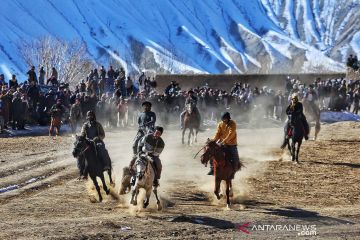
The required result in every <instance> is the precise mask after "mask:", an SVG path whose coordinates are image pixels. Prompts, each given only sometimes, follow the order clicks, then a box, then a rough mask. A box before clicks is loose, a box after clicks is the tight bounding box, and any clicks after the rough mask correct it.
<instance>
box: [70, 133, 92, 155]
mask: <svg viewBox="0 0 360 240" xmlns="http://www.w3.org/2000/svg"><path fill="white" fill-rule="evenodd" d="M87 146H89V141H88V140H87V139H86V138H85V137H83V136H76V137H75V143H74V149H73V152H72V154H73V156H74V157H75V158H77V157H79V156H80V155H81V154H82V153H83V152H84V151H85V149H86V148H87Z"/></svg>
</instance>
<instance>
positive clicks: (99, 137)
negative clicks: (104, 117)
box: [80, 111, 111, 176]
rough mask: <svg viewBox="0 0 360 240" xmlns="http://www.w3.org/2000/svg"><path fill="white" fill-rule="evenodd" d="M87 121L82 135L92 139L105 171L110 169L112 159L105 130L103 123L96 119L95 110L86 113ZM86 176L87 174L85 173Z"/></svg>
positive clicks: (82, 129)
mask: <svg viewBox="0 0 360 240" xmlns="http://www.w3.org/2000/svg"><path fill="white" fill-rule="evenodd" d="M86 120H87V121H86V122H85V123H84V125H83V126H82V128H81V133H80V136H82V137H85V138H87V139H89V140H92V141H93V142H94V144H95V147H96V153H97V157H98V158H100V160H101V161H102V162H103V164H104V171H105V170H110V168H111V167H110V166H111V160H110V156H109V153H108V151H107V150H106V148H105V143H104V142H103V140H104V138H105V131H104V128H103V127H102V125H101V123H99V122H98V121H96V115H95V112H94V111H88V112H87V113H86ZM85 176H86V175H85Z"/></svg>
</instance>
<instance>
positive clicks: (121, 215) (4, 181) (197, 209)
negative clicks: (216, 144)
mask: <svg viewBox="0 0 360 240" xmlns="http://www.w3.org/2000/svg"><path fill="white" fill-rule="evenodd" d="M213 133H214V129H207V130H206V131H205V132H201V133H199V141H198V143H194V144H193V145H191V146H187V145H185V146H183V145H182V144H181V141H180V140H181V139H180V131H179V130H165V132H164V135H163V137H164V140H165V143H166V146H165V150H164V152H163V154H162V156H161V159H162V162H163V175H162V179H161V180H160V188H159V194H160V196H161V199H162V204H163V207H164V209H163V210H162V211H160V212H158V211H157V210H156V206H155V200H154V197H153V196H152V199H151V204H150V206H149V207H148V208H147V209H139V207H133V206H129V204H128V202H129V196H128V195H122V196H120V198H119V199H118V200H117V199H115V198H114V197H111V196H106V195H105V194H104V196H105V199H104V202H102V203H92V202H90V201H89V199H90V198H94V197H96V194H95V192H94V191H93V190H92V189H91V183H89V182H84V181H78V180H77V176H78V173H77V169H76V161H75V159H74V158H73V157H72V156H71V151H72V147H73V144H72V143H73V138H72V137H71V136H63V137H58V138H56V139H53V138H49V137H44V136H43V137H41V136H38V137H17V138H2V139H0V147H1V152H2V153H3V154H1V156H0V161H1V162H0V189H1V188H5V187H9V186H12V187H13V188H15V189H14V190H11V191H8V192H4V193H0V210H1V211H0V212H1V215H0V216H1V222H0V229H1V231H0V239H295V238H300V239H360V157H359V154H358V150H359V148H360V138H359V136H360V123H354V122H344V123H335V124H328V125H322V130H321V132H320V134H319V139H318V140H317V141H307V142H304V143H303V146H302V148H301V152H300V164H299V165H296V164H293V163H292V162H291V161H289V157H288V156H286V154H285V153H282V152H281V151H280V150H279V145H280V143H281V133H282V130H281V128H266V129H239V130H238V139H239V154H240V157H241V159H242V161H243V162H244V164H245V168H243V169H242V170H241V172H239V173H237V175H236V178H235V180H234V181H233V187H234V198H233V199H232V201H233V204H232V206H231V209H230V210H227V209H226V208H225V206H226V204H225V202H224V201H223V200H221V201H217V200H214V198H213V194H212V192H213V183H214V180H213V177H211V176H207V175H206V173H207V171H208V169H207V168H205V167H204V166H203V165H201V163H200V160H199V158H197V159H193V156H194V154H195V153H196V152H197V151H198V150H199V149H200V148H201V146H202V143H204V142H205V139H206V138H207V137H212V136H213ZM134 136H135V131H134V130H119V131H107V137H106V139H105V140H106V141H105V143H106V145H107V148H108V149H109V153H110V156H111V158H112V161H113V168H114V176H115V179H116V186H115V188H113V189H112V191H113V192H115V193H116V192H118V190H119V182H120V179H121V175H122V168H123V167H124V166H126V165H127V164H128V162H129V160H130V158H131V142H132V139H133V137H134ZM115 197H116V195H115ZM246 223H248V227H247V228H246V227H245V230H248V232H249V234H247V233H245V232H243V231H241V230H240V228H239V225H243V224H246ZM264 225H267V226H270V225H271V226H273V227H274V226H275V227H276V226H282V227H283V229H279V228H276V229H274V228H272V229H267V230H268V231H266V229H263V230H262V229H261V228H260V227H259V228H256V229H255V227H256V226H264ZM289 225H291V226H293V225H297V226H298V227H299V229H296V230H291V231H290V230H289V231H287V230H284V226H289ZM309 226H312V227H313V228H315V229H316V235H314V232H312V233H311V234H313V235H312V236H309V235H307V236H306V234H310V232H303V230H304V229H306V227H309ZM242 229H244V227H243V228H242ZM302 235H305V236H302Z"/></svg>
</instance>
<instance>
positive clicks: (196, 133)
mask: <svg viewBox="0 0 360 240" xmlns="http://www.w3.org/2000/svg"><path fill="white" fill-rule="evenodd" d="M198 133H199V129H198V128H197V129H196V132H195V142H196V143H197V135H198Z"/></svg>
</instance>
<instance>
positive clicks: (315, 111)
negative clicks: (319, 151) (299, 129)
mask: <svg viewBox="0 0 360 240" xmlns="http://www.w3.org/2000/svg"><path fill="white" fill-rule="evenodd" d="M303 107H304V114H305V115H306V117H307V121H308V122H309V127H310V128H311V123H313V122H315V136H314V140H316V139H317V136H318V134H319V132H320V128H321V125H320V113H321V111H320V108H319V107H318V106H317V105H316V104H314V103H310V102H309V101H307V100H304V101H303Z"/></svg>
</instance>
